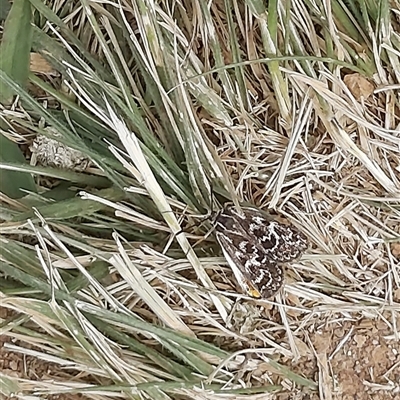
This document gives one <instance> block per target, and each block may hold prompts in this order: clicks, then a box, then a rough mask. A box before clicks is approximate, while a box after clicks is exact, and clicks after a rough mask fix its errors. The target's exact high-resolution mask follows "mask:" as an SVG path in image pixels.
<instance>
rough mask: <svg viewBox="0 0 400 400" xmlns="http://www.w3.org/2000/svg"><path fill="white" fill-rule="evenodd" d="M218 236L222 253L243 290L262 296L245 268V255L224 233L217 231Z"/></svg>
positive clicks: (253, 295) (251, 294)
mask: <svg viewBox="0 0 400 400" xmlns="http://www.w3.org/2000/svg"><path fill="white" fill-rule="evenodd" d="M216 237H217V241H218V243H219V245H220V246H221V249H222V253H223V254H224V257H225V259H226V261H228V264H229V266H230V268H231V270H232V272H233V274H234V275H235V278H236V281H237V282H238V283H239V285H240V287H241V289H242V290H243V292H244V293H247V294H249V295H250V296H252V297H256V298H259V297H261V293H260V292H259V291H258V289H257V288H256V287H255V286H254V284H253V283H252V279H251V276H249V275H248V274H247V273H246V271H245V269H244V265H243V261H245V257H242V256H240V255H239V253H238V252H237V249H236V248H235V246H233V245H232V243H231V242H230V241H228V239H227V237H226V236H225V235H224V234H222V233H220V232H217V234H216Z"/></svg>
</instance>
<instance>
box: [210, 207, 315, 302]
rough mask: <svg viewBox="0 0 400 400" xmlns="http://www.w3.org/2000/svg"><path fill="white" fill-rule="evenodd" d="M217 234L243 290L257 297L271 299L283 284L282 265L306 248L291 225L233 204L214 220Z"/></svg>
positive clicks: (304, 239)
mask: <svg viewBox="0 0 400 400" xmlns="http://www.w3.org/2000/svg"><path fill="white" fill-rule="evenodd" d="M214 225H215V230H216V237H217V241H218V243H219V245H220V246H221V248H222V252H223V254H224V256H225V258H226V260H227V261H228V264H229V266H230V267H231V269H232V271H233V273H234V275H235V278H236V280H237V281H238V283H239V285H240V286H241V288H242V290H243V291H244V292H246V293H247V294H248V295H250V296H252V297H256V298H265V299H267V298H270V297H272V296H274V295H275V294H276V293H277V292H278V291H279V289H280V288H281V287H282V285H283V282H284V273H283V269H282V267H283V266H284V265H285V264H287V263H290V262H293V261H295V260H297V259H299V258H300V257H301V255H302V253H303V252H304V251H305V250H306V249H307V247H308V242H307V238H306V236H305V235H304V234H303V233H301V232H300V231H299V230H298V229H297V228H296V227H294V226H293V225H291V224H283V223H280V222H278V221H277V220H275V219H273V218H269V217H267V216H266V215H265V214H263V213H262V212H261V211H260V210H257V209H256V208H251V207H242V208H241V212H239V211H237V210H236V209H235V207H234V206H233V205H228V206H227V207H225V208H223V209H222V210H221V211H219V212H218V213H217V214H216V216H215V219H214Z"/></svg>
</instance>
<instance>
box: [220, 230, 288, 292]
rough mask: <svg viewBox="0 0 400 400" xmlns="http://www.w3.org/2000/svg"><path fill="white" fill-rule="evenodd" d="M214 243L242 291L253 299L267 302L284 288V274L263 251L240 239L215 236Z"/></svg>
mask: <svg viewBox="0 0 400 400" xmlns="http://www.w3.org/2000/svg"><path fill="white" fill-rule="evenodd" d="M216 236H217V240H218V242H219V244H220V246H221V248H222V252H223V253H224V256H225V258H226V260H227V261H228V264H229V266H230V267H231V269H232V271H233V273H234V275H235V278H236V280H237V281H238V283H239V285H240V286H241V288H242V290H243V291H244V292H246V293H248V294H249V295H250V296H252V297H256V298H259V297H263V298H269V297H271V296H273V295H274V294H276V292H277V291H278V290H279V289H280V288H281V286H282V284H283V279H284V277H283V271H282V269H281V268H280V266H279V265H278V264H277V263H276V262H274V261H273V260H271V259H269V258H268V256H267V255H266V254H265V253H264V250H263V248H262V247H260V246H258V245H257V244H256V243H251V242H249V241H247V240H246V239H245V238H243V237H234V236H233V237H232V236H231V237H227V236H226V235H224V234H223V233H220V232H217V234H216Z"/></svg>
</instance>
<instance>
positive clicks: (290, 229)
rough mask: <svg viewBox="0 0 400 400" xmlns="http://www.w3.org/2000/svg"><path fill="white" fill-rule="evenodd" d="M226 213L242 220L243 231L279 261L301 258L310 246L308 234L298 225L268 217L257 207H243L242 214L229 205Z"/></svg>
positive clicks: (271, 257) (274, 259)
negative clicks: (297, 226) (300, 229)
mask: <svg viewBox="0 0 400 400" xmlns="http://www.w3.org/2000/svg"><path fill="white" fill-rule="evenodd" d="M224 213H225V214H230V215H232V217H233V218H234V219H236V220H237V221H240V225H241V229H242V231H245V232H247V235H249V236H251V237H253V238H254V239H255V240H257V242H258V244H259V245H260V246H262V248H263V249H264V251H265V254H266V255H267V256H268V257H269V258H270V259H271V260H273V261H275V262H277V263H288V262H291V261H295V260H297V259H299V258H300V256H301V255H302V253H303V252H304V251H305V250H306V249H307V247H308V242H307V238H306V236H305V235H304V234H303V233H302V232H300V231H299V230H298V229H297V228H296V227H294V226H293V225H291V224H283V223H280V222H278V221H276V220H273V219H268V217H267V216H265V215H264V214H262V213H261V212H260V211H259V210H257V209H255V208H249V207H243V208H242V214H240V213H239V212H237V211H236V210H235V208H234V207H228V208H227V209H226V210H225V212H224Z"/></svg>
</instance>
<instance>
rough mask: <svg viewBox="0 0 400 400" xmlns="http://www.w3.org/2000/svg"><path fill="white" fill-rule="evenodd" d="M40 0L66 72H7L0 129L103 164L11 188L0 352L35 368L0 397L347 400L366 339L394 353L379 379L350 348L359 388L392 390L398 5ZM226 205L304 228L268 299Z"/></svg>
mask: <svg viewBox="0 0 400 400" xmlns="http://www.w3.org/2000/svg"><path fill="white" fill-rule="evenodd" d="M31 3H32V5H33V7H34V8H35V9H36V10H37V12H38V13H39V14H40V15H41V25H40V26H41V29H37V30H36V31H35V35H36V36H35V40H34V44H35V48H34V50H35V52H37V53H41V54H42V56H43V57H44V58H45V59H46V60H47V61H48V62H49V63H50V65H51V66H52V68H53V71H54V73H55V75H53V76H52V77H49V76H47V77H44V76H40V75H33V74H32V76H31V82H32V84H33V85H34V87H35V88H36V89H35V90H36V91H35V92H34V93H36V94H34V95H32V94H29V93H28V92H26V91H24V90H23V89H21V88H18V87H16V86H15V85H14V84H13V82H12V81H11V80H10V79H9V78H7V76H4V75H2V79H3V82H5V83H6V84H7V85H9V86H11V87H13V88H14V90H15V91H16V92H17V93H18V94H19V96H20V97H19V98H20V100H21V103H20V105H18V106H15V107H13V109H12V110H10V109H5V108H3V110H2V117H3V118H7V120H8V121H9V123H10V131H9V132H7V133H6V134H7V136H8V137H11V138H13V139H14V140H15V141H18V142H21V141H23V140H25V141H26V142H29V143H30V141H31V140H32V137H33V136H36V135H38V134H39V135H45V136H48V137H52V136H51V135H52V133H51V132H53V131H57V132H58V134H59V136H57V140H59V141H60V142H62V143H64V144H65V145H67V146H70V147H72V148H74V149H77V150H80V151H81V152H82V153H83V154H85V156H87V157H89V158H90V159H91V160H92V165H91V167H90V168H89V170H87V171H86V173H87V175H82V174H79V173H77V172H74V171H59V170H55V169H52V168H50V167H40V166H32V167H30V169H29V171H30V172H33V173H36V174H39V175H41V176H50V177H55V178H57V179H62V180H64V182H67V183H69V188H68V190H67V191H65V192H62V193H63V194H62V197H61V200H60V197H55V195H54V196H53V195H52V193H53V192H52V191H47V192H43V193H41V194H36V195H33V194H31V195H28V196H26V197H25V198H23V199H20V200H13V199H10V198H7V197H6V196H5V195H3V196H2V199H1V200H2V204H3V211H2V218H3V222H2V223H1V225H0V230H1V235H2V236H1V247H2V252H1V263H2V265H1V271H2V274H1V287H2V289H1V291H0V294H1V306H2V307H3V311H4V309H6V310H7V312H4V313H3V314H4V315H2V324H1V334H2V336H3V341H4V342H5V344H4V345H3V352H4V353H3V355H4V354H6V355H7V357H11V355H13V357H14V356H16V355H23V356H24V357H25V360H27V361H26V363H27V365H28V366H27V367H26V368H27V370H25V371H24V373H22V372H23V371H22V372H21V373H20V374H15V373H14V374H10V373H9V370H10V366H9V365H8V366H6V365H3V371H2V372H1V371H0V379H1V380H0V386H2V387H3V389H2V391H3V393H4V394H5V395H6V396H11V394H13V393H14V394H18V396H19V398H22V399H24V398H28V396H38V397H40V396H42V398H44V397H45V396H50V395H60V394H63V393H64V394H66V395H65V396H67V395H72V394H78V393H79V394H82V395H83V396H84V397H85V398H91V399H96V400H100V399H107V398H110V399H111V398H112V399H114V398H115V399H117V398H132V399H133V398H134V399H142V398H146V399H231V398H232V399H233V398H235V399H251V400H255V399H269V398H271V399H272V398H290V399H292V398H293V399H295V398H296V399H303V398H304V399H306V398H315V399H316V398H320V399H327V400H328V399H334V398H337V399H345V398H347V397H345V396H347V395H349V396H350V395H351V392H349V390H350V389H349V387H350V386H351V384H348V382H347V381H346V379H345V377H342V376H341V375H340V372H341V367H343V368H349V367H348V366H347V364H346V363H347V362H348V359H349V358H351V357H352V355H351V354H349V353H350V352H351V351H352V350H351V349H352V347H351V346H352V343H353V344H354V343H356V346H355V348H357V349H360V348H361V349H362V350H363V351H364V350H365V352H369V351H371V348H374V346H375V347H376V346H378V345H379V346H380V348H381V349H382V351H383V349H384V348H385V349H386V347H383V346H389V347H387V348H388V349H392V350H393V354H395V356H394V358H393V359H391V358H390V357H387V358H386V357H385V360H384V361H382V360H381V361H380V363H378V362H377V365H376V366H375V367H374V368H372V369H373V372H371V374H370V375H369V376H368V377H367V376H366V375H365V374H366V373H367V372H365V371H367V367H365V368H366V369H365V371H364V370H363V368H364V366H365V365H367V364H368V363H366V362H364V361H365V360H364V356H363V353H362V351H361V352H360V355H359V356H360V358H359V359H356V360H355V361H357V362H358V364H357V365H358V366H359V367H357V368H360V370H361V372H359V374H360V376H362V377H363V378H360V381H359V382H358V381H357V382H355V381H352V383H353V386H354V388H355V390H356V393H357V394H358V395H359V397H357V398H359V399H364V398H365V399H367V398H370V397H368V396H370V395H371V394H376V395H377V396H383V397H376V398H382V399H389V398H393V399H395V398H396V397H395V396H396V395H397V396H398V395H399V394H398V393H399V392H400V384H399V381H398V379H399V375H398V366H399V363H400V359H399V358H398V357H399V354H400V346H399V341H400V332H399V329H400V268H399V263H400V131H399V122H400V121H399V117H400V112H399V97H398V89H399V87H400V86H399V85H400V76H399V71H400V68H399V66H400V63H399V61H400V36H399V34H398V32H399V27H400V22H399V17H400V12H399V9H400V7H399V5H400V4H399V2H398V1H397V0H394V1H391V2H385V1H382V2H375V1H365V2H358V1H355V0H354V1H346V2H342V1H331V2H322V1H316V2H311V3H310V2H307V1H301V0H300V1H297V0H292V1H291V2H288V1H281V0H273V1H270V2H263V1H258V0H248V1H238V0H226V1H219V0H218V1H210V2H205V1H192V2H189V1H182V2H175V1H171V2H164V1H155V2H151V1H146V0H134V1H124V0H122V1H120V2H117V1H114V0H111V1H107V2H90V1H88V0H81V1H74V2H71V1H52V2H47V3H48V4H47V5H45V4H44V3H43V2H41V1H40V0H31ZM267 3H268V6H267V7H266V4H267ZM377 3H378V5H377ZM43 21H45V23H44V22H43ZM39 88H41V89H43V90H44V91H45V92H46V96H47V98H48V101H49V102H50V104H53V106H51V105H50V106H48V104H47V100H46V102H45V101H44V100H43V98H42V97H41V96H39V95H38V94H37V93H39ZM57 105H59V106H60V107H59V109H57V107H56V106H57ZM45 126H51V127H52V129H51V130H48V129H44V127H45ZM2 168H3V169H7V168H9V169H11V168H16V167H15V166H13V165H7V164H3V165H2ZM65 193H71V195H72V196H73V195H74V194H75V193H76V194H77V196H75V197H72V196H68V195H67V194H65ZM45 194H46V195H45ZM56 199H57V200H56ZM226 201H233V202H234V203H235V204H236V205H237V206H238V205H240V204H253V205H255V206H256V207H259V208H260V209H262V210H264V211H266V212H269V213H272V214H275V213H279V214H281V215H283V216H284V217H285V218H287V219H288V220H290V221H291V222H292V223H293V224H294V225H296V226H297V227H298V228H299V229H301V231H302V232H303V233H304V234H305V235H306V236H307V237H308V238H309V241H310V247H309V249H308V251H307V252H306V254H304V256H303V257H302V258H301V260H299V261H297V262H296V263H294V264H292V265H290V266H288V267H287V268H286V271H285V276H286V282H285V285H284V289H283V291H282V292H281V293H280V294H278V295H277V296H276V298H274V299H269V300H255V299H252V298H250V297H248V296H247V295H246V294H245V293H241V292H240V290H239V289H238V285H237V283H236V282H235V280H234V277H233V274H232V271H231V270H230V269H229V268H228V266H227V263H226V261H225V259H224V258H223V257H222V256H221V254H222V253H221V250H220V249H219V248H218V245H217V244H216V241H215V238H214V236H213V234H212V232H211V234H210V232H209V231H210V229H211V224H210V221H209V220H205V218H204V217H203V216H204V215H208V214H209V212H210V211H215V210H216V209H218V208H219V207H221V206H222V204H223V203H224V202H226ZM382 324H383V325H382ZM383 332H384V333H383ZM357 335H358V336H357ZM360 335H361V336H362V337H363V338H364V339H360V337H359V336H360ZM357 338H358V339H359V340H358V339H357ZM354 340H355V342H354ZM357 340H358V341H357ZM374 341H375V342H374ZM360 343H361V345H359V344H360ZM388 343H389V344H388ZM364 344H365V346H366V347H365V349H364V347H363V346H364ZM367 344H368V346H372V347H368V346H367ZM349 346H350V347H349ZM388 351H389V350H388ZM390 351H391V350H390ZM395 351H397V356H396V353H395ZM357 354H358V353H357ZM367 355H368V354H366V356H367ZM4 357H6V356H4ZM357 357H358V356H357ZM363 360H364V361H363ZM369 362H370V361H369ZM35 363H42V364H44V365H45V366H46V367H45V368H43V370H41V373H40V374H39V375H38V374H37V373H36V374H33V373H31V374H30V373H29V369H30V368H31V369H32V370H34V364H35ZM368 365H369V364H368ZM368 371H370V369H368ZM349 374H350V372H349ZM363 374H364V375H363ZM396 377H397V378H396ZM396 379H397V381H396ZM350 383H351V382H350ZM280 394H282V395H283V394H286V395H287V396H289V397H279V395H280ZM364 395H365V397H364ZM277 396H278V397H277ZM290 396H292V397H290ZM296 396H297V397H296ZM306 396H310V397H306ZM313 396H315V397H313ZM385 396H387V397H385ZM391 396H392V397H391ZM349 398H350V397H349ZM351 398H353V397H351ZM354 398H356V397H354ZM374 398H375V397H374Z"/></svg>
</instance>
